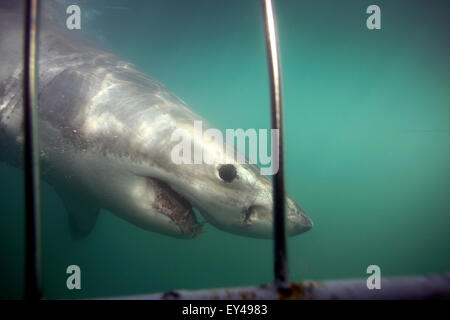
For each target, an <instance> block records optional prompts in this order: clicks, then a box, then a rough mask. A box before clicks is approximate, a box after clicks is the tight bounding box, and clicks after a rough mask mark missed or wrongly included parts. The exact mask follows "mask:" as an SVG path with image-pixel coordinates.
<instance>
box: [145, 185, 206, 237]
mask: <svg viewBox="0 0 450 320" xmlns="http://www.w3.org/2000/svg"><path fill="white" fill-rule="evenodd" d="M147 184H148V185H149V187H150V188H152V189H153V190H154V192H155V201H154V203H153V206H154V207H155V209H157V210H158V211H159V212H161V213H162V214H164V215H166V216H167V217H169V218H170V220H172V222H173V223H174V224H175V225H176V226H177V227H178V228H179V229H180V232H181V233H182V234H183V235H186V236H190V237H196V236H197V235H198V234H199V233H200V231H201V229H202V224H201V223H199V222H198V221H197V217H196V216H195V213H194V211H193V209H192V205H191V204H190V203H189V201H187V200H186V199H185V198H183V197H182V196H181V195H180V194H178V193H177V192H175V191H174V190H173V189H172V188H171V187H170V186H169V185H168V184H167V183H165V182H163V181H161V180H158V179H154V178H147Z"/></svg>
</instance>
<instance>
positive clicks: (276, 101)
mask: <svg viewBox="0 0 450 320" xmlns="http://www.w3.org/2000/svg"><path fill="white" fill-rule="evenodd" d="M261 3H262V8H263V14H264V24H265V36H266V45H267V62H268V66H269V80H270V103H271V116H272V129H277V130H278V141H276V140H277V139H275V141H273V140H272V144H273V143H274V142H276V143H275V147H274V146H273V145H272V159H276V160H275V161H278V171H277V172H276V173H275V174H274V177H273V239H274V277H275V286H276V288H278V289H279V290H285V289H288V288H289V282H290V281H289V271H288V260H287V250H286V226H285V209H286V208H285V206H286V203H285V201H286V200H285V199H286V197H285V185H284V148H283V137H284V135H283V100H282V91H281V90H282V86H281V63H280V49H279V44H278V32H277V24H276V17H275V12H274V6H273V2H272V0H262V1H261ZM272 161H273V160H272Z"/></svg>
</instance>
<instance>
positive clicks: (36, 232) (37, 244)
mask: <svg viewBox="0 0 450 320" xmlns="http://www.w3.org/2000/svg"><path fill="white" fill-rule="evenodd" d="M38 9H39V8H38V0H26V1H25V21H24V44H23V45H24V54H23V68H24V69H23V70H24V71H23V108H24V109H23V114H24V158H25V159H24V160H25V161H24V166H25V299H33V300H36V299H40V298H41V296H42V283H41V272H42V271H41V211H40V207H41V206H40V174H39V146H38V119H37V117H38V105H37V104H38V70H37V59H38V57H37V51H38V48H37V45H38V39H37V38H38V14H39V10H38Z"/></svg>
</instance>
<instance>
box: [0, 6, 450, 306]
mask: <svg viewBox="0 0 450 320" xmlns="http://www.w3.org/2000/svg"><path fill="white" fill-rule="evenodd" d="M72 3H74V4H79V5H80V7H81V10H82V31H81V33H82V34H84V35H85V36H88V37H90V38H91V39H94V40H95V41H96V42H97V43H98V44H99V46H102V47H105V48H107V49H108V50H110V51H112V52H115V53H116V54H118V55H120V56H122V57H123V58H125V59H127V60H129V61H131V62H133V63H135V64H136V65H138V66H139V67H140V68H141V69H143V70H144V71H145V72H146V73H148V74H149V75H151V76H152V77H154V78H156V79H158V80H159V81H161V82H162V83H163V84H165V85H166V86H167V87H168V88H169V89H170V90H171V91H172V92H174V93H175V94H176V95H177V96H179V97H180V98H182V99H183V100H185V101H186V102H187V103H188V104H189V105H190V106H191V107H192V108H193V109H194V110H195V111H196V112H198V113H199V114H201V115H203V116H204V117H205V118H206V119H208V120H209V121H210V122H211V123H212V124H213V125H215V126H216V127H217V128H220V129H222V130H225V129H226V128H244V129H248V128H256V129H260V128H268V127H269V125H270V114H269V92H268V75H267V66H266V56H265V40H264V37H263V35H264V34H263V21H262V17H261V9H260V3H259V1H257V0H247V1H237V0H233V1H230V0H227V1H225V0H209V1H206V0H204V1H200V0H190V1H173V0H170V1H168V0H160V1H154V0H152V1H137V0H134V1H119V0H114V1H112V0H107V1H106V0H102V1H100V0H95V1H71V2H70V4H72ZM275 3H276V8H277V15H278V25H279V33H280V42H281V52H282V62H283V72H284V98H285V117H286V118H285V135H286V152H287V154H286V161H287V163H286V165H287V168H286V170H287V175H286V178H287V190H288V193H289V194H290V196H291V197H292V198H293V199H295V200H296V201H297V202H298V203H299V204H300V205H301V206H302V207H303V208H304V209H305V211H306V212H307V213H308V214H309V215H310V216H311V218H312V219H313V220H314V222H315V227H314V228H313V229H312V230H311V231H309V232H307V233H305V234H303V235H300V236H297V237H294V238H290V239H289V266H290V271H291V276H292V278H293V280H301V279H317V280H321V279H335V278H349V277H365V276H366V268H367V266H369V265H371V264H377V265H379V266H380V267H381V272H382V276H393V275H420V274H429V273H441V272H447V271H449V270H450V254H449V252H450V233H449V227H450V166H449V164H450V64H449V57H450V37H449V30H450V19H449V16H448V12H449V10H448V3H447V2H446V1H425V0H422V1H406V0H404V1H399V0H398V1H356V0H355V1H339V2H338V1H331V0H327V1H325V0H319V1H313V0H306V1H304V0H301V1H300V0H298V1H294V0H282V1H275ZM371 4H378V5H379V6H380V8H381V15H382V29H381V30H378V31H370V30H368V29H367V28H366V18H367V16H368V15H367V14H366V13H365V11H366V8H367V7H368V6H369V5H371ZM61 14H62V15H63V19H64V16H65V13H64V12H62V13H61ZM74 32H78V31H74ZM0 63H1V57H0ZM124 108H126V106H124ZM0 177H1V180H0V195H1V198H0V199H1V201H0V255H1V262H0V297H1V298H21V297H22V295H23V284H24V283H23V282H24V279H23V271H24V266H23V261H24V259H23V254H24V242H23V238H24V235H23V228H24V218H23V210H24V204H23V192H22V189H23V183H22V179H23V176H22V174H21V172H20V171H19V170H18V169H15V168H12V167H10V166H8V165H6V164H4V163H1V164H0ZM42 197H43V244H44V260H43V267H44V295H45V296H46V297H47V298H50V299H55V298H57V299H59V298H69V299H72V298H86V297H104V296H115V295H127V294H139V293H148V292H161V291H167V290H172V289H177V288H186V289H196V288H214V287H224V286H242V285H255V284H261V283H267V282H270V281H272V242H271V241H269V240H259V239H252V238H244V237H240V236H236V235H232V234H228V233H225V232H222V231H219V230H217V229H215V228H214V227H212V226H210V225H207V226H206V228H205V232H204V234H202V235H201V236H200V237H198V238H197V239H194V240H179V239H173V238H169V237H167V236H163V235H160V234H156V233H150V232H147V231H144V230H141V229H139V228H137V227H135V226H133V225H131V224H129V223H127V222H125V221H122V220H120V219H119V218H117V217H115V216H114V215H112V214H111V213H109V212H107V211H104V210H103V211H102V214H101V215H100V217H99V220H98V223H97V225H96V227H95V229H94V231H93V233H92V234H91V235H90V236H89V237H88V238H86V239H84V240H73V239H72V238H71V236H70V233H69V228H68V221H67V220H68V218H67V215H66V212H65V209H64V206H63V203H62V201H61V199H60V198H59V197H58V196H57V194H56V193H55V191H54V190H53V188H52V187H50V186H49V185H48V184H46V183H43V190H42ZM72 264H76V265H79V266H80V268H81V272H82V289H81V290H73V291H70V290H68V289H67V288H66V278H67V274H66V268H67V266H69V265H72Z"/></svg>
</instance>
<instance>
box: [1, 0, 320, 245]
mask: <svg viewBox="0 0 450 320" xmlns="http://www.w3.org/2000/svg"><path fill="white" fill-rule="evenodd" d="M22 13H23V11H22V8H21V6H18V5H12V6H9V8H3V9H2V7H1V6H0V159H1V160H3V161H6V162H7V163H8V164H10V165H13V166H16V167H20V166H21V165H22V163H21V160H22V144H23V120H22V118H23V110H22V107H23V106H22V72H23V69H22V54H23V52H22V45H23V43H22V39H23V34H22V32H23V29H22V21H23V20H22ZM42 19H45V16H43V17H42ZM42 22H43V21H41V29H40V31H39V99H38V100H39V110H38V115H39V146H40V156H41V164H42V176H43V179H44V180H46V181H47V182H48V183H49V184H51V185H52V186H53V187H54V189H55V190H56V192H57V193H58V194H59V195H60V197H61V198H62V199H63V201H64V204H65V207H66V209H67V212H68V214H69V222H70V229H71V231H72V234H73V235H74V236H77V237H80V236H84V235H87V234H88V233H89V232H90V231H91V230H92V228H93V227H94V225H95V222H96V220H97V216H98V213H99V211H100V209H101V208H104V209H107V210H108V211H110V212H112V213H114V214H116V215H117V216H119V217H121V218H123V219H125V220H126V221H128V222H131V223H133V224H135V225H136V226H139V227H141V228H144V229H146V230H149V231H152V232H158V233H162V234H166V235H170V236H174V237H179V238H192V237H195V236H197V235H198V234H199V233H200V230H201V224H200V223H199V222H198V219H197V217H196V214H195V213H194V211H193V208H196V209H197V210H198V211H199V212H200V214H201V215H202V216H203V217H204V219H205V220H206V221H207V222H209V223H211V224H212V225H214V226H215V227H217V228H219V229H222V230H224V231H227V232H230V233H234V234H240V235H243V236H249V237H257V238H271V237H272V184H271V180H270V179H268V178H267V177H265V176H261V175H260V173H259V170H258V168H257V167H256V166H254V165H250V164H245V163H244V164H242V163H238V162H236V161H233V160H229V159H228V160H229V162H230V163H228V164H206V163H204V164H175V163H174V162H173V161H171V150H172V149H173V147H174V145H175V144H176V142H175V141H172V140H171V139H170V137H171V135H172V133H173V132H174V131H175V130H177V129H179V128H183V129H184V130H186V131H188V132H193V130H194V129H193V125H194V121H202V123H203V126H204V127H205V129H206V128H208V127H211V126H210V125H208V122H207V121H206V120H204V119H203V118H202V117H201V116H199V115H198V114H196V113H195V112H194V111H192V110H191V109H190V108H189V107H188V106H187V105H186V103H185V102H183V101H182V100H181V99H179V98H178V97H176V96H175V95H174V94H172V93H171V92H170V91H169V90H167V89H166V88H165V87H164V86H163V85H162V84H160V83H159V82H157V81H156V80H154V79H152V78H151V77H149V76H147V75H146V74H144V73H143V72H141V71H139V70H138V69H137V68H136V67H135V66H134V65H133V64H131V63H129V62H126V61H124V60H122V59H120V58H118V57H116V56H115V55H114V54H112V53H109V52H106V51H104V50H102V49H100V48H97V47H96V46H94V45H92V44H91V43H90V42H88V41H87V40H84V39H82V38H81V37H79V36H75V35H74V34H73V32H70V31H68V30H65V28H63V27H61V26H60V25H58V24H56V23H51V22H49V21H47V22H46V23H42ZM200 144H201V148H202V151H203V154H205V153H206V154H207V153H213V152H217V150H218V149H220V148H218V146H217V145H214V143H212V142H211V141H206V140H204V139H203V140H201V141H200ZM220 147H221V146H220ZM286 203H287V210H286V211H287V212H286V216H287V233H288V235H290V236H293V235H297V234H300V233H302V232H305V231H307V230H309V229H310V228H311V227H312V225H313V223H312V221H311V219H310V218H309V217H308V216H307V215H306V214H305V212H304V211H303V210H302V209H301V208H300V207H299V206H298V205H297V204H296V203H295V202H294V201H293V200H292V199H291V198H289V197H287V199H286Z"/></svg>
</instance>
